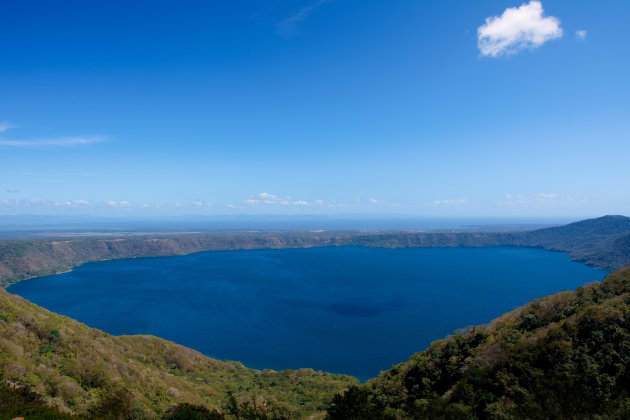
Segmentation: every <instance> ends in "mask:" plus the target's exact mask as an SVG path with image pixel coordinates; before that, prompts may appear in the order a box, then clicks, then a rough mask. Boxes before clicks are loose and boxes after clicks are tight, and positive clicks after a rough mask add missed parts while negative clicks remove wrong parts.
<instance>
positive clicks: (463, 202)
mask: <svg viewBox="0 0 630 420" xmlns="http://www.w3.org/2000/svg"><path fill="white" fill-rule="evenodd" d="M433 204H434V205H436V206H464V205H466V204H468V199H466V198H457V199H455V200H435V201H434V202H433Z"/></svg>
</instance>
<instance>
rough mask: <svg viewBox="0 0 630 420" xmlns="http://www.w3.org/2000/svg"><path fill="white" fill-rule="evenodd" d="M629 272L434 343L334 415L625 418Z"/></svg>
mask: <svg viewBox="0 0 630 420" xmlns="http://www.w3.org/2000/svg"><path fill="white" fill-rule="evenodd" d="M629 390H630V268H629V269H626V270H622V271H620V272H618V273H615V274H612V275H610V276H609V277H608V278H606V280H604V282H603V283H596V284H593V285H590V286H587V287H581V288H579V289H578V290H577V291H575V292H563V293H559V294H556V295H552V296H549V297H546V298H543V299H539V300H536V301H534V302H531V303H529V304H528V305H526V306H524V307H523V308H521V309H519V310H516V311H513V312H511V313H508V314H505V315H504V316H502V317H500V318H499V319H497V320H495V321H494V322H493V323H492V324H490V325H489V326H484V327H475V328H473V329H472V330H471V331H469V332H467V333H465V334H456V335H454V336H452V337H450V338H448V339H446V340H439V341H436V342H434V343H433V344H431V346H430V347H429V349H427V350H426V351H423V352H420V353H417V354H415V355H413V356H412V357H411V358H410V359H409V360H408V361H407V362H405V363H402V364H400V365H398V366H397V367H395V368H394V369H392V370H390V371H387V372H384V373H383V374H381V376H380V377H378V378H375V379H373V380H371V381H370V382H368V383H367V384H363V385H359V386H356V387H353V388H350V389H349V390H348V391H346V392H345V393H344V394H343V395H338V396H337V397H335V399H334V400H333V403H332V404H331V405H330V407H329V408H328V418H329V419H331V420H333V419H354V418H357V419H358V418H388V417H391V418H397V419H406V418H414V419H415V418H418V419H424V418H426V419H449V418H457V419H466V418H470V419H521V418H566V419H586V418H595V417H597V416H599V418H624V416H626V417H625V418H627V414H628V412H629V408H630V400H629V398H630V394H629Z"/></svg>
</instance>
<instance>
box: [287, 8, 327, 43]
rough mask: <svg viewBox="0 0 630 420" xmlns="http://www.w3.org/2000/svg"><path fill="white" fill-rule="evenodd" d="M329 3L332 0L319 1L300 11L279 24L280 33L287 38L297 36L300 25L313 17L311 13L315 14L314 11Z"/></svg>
mask: <svg viewBox="0 0 630 420" xmlns="http://www.w3.org/2000/svg"><path fill="white" fill-rule="evenodd" d="M329 1H331V0H319V1H317V2H315V3H313V4H310V5H308V6H306V7H304V8H302V9H300V10H298V11H297V12H296V13H295V14H293V15H292V16H290V17H288V18H286V19H285V20H283V21H282V22H280V23H278V25H277V28H278V32H279V33H280V34H282V35H285V36H292V35H295V32H296V29H297V25H298V23H300V22H302V21H304V20H306V19H307V18H308V17H309V16H310V15H311V13H313V10H315V9H316V8H318V7H319V6H321V5H322V4H324V3H328V2H329Z"/></svg>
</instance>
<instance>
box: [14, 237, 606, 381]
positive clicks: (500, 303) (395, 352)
mask: <svg viewBox="0 0 630 420" xmlns="http://www.w3.org/2000/svg"><path fill="white" fill-rule="evenodd" d="M605 274H606V273H605V272H604V271H602V270H596V269H594V268H592V267H587V266H586V265H583V264H580V263H576V262H571V261H569V258H568V257H567V256H566V255H565V254H563V253H559V252H549V251H545V250H541V249H530V248H410V249H379V248H354V247H342V248H311V249H282V250H252V251H215V252H203V253H198V254H192V255H187V256H178V257H164V258H138V259H125V260H114V261H105V262H96V263H89V264H85V265H83V266H81V267H77V268H75V269H74V270H73V271H72V272H69V273H64V274H60V275H56V276H48V277H40V278H36V279H31V280H27V281H23V282H20V283H17V284H14V285H12V286H11V287H9V291H10V292H12V293H16V294H19V295H21V296H23V297H25V298H26V299H29V300H31V301H33V302H35V303H37V304H39V305H41V306H44V307H45V308H47V309H49V310H52V311H54V312H58V313H61V314H64V315H68V316H70V317H72V318H75V319H77V320H79V321H81V322H84V323H86V324H88V325H89V326H91V327H96V328H100V329H102V330H104V331H106V332H108V333H111V334H154V335H157V336H159V337H162V338H166V339H169V340H173V341H175V342H177V343H180V344H183V345H186V346H189V347H192V348H194V349H197V350H199V351H201V352H203V353H205V354H207V355H208V356H212V357H216V358H219V359H229V360H238V361H241V362H243V363H244V364H245V365H246V366H249V367H253V368H271V369H285V368H300V367H311V368H314V369H316V370H320V369H321V370H324V371H329V372H335V373H347V374H351V375H354V376H357V377H359V378H361V379H366V378H368V377H372V376H375V375H377V374H378V372H379V371H380V370H384V369H388V368H390V367H391V365H392V364H396V363H399V362H402V361H404V360H406V359H407V358H408V357H409V356H410V355H411V354H413V353H414V352H417V351H420V350H422V349H424V348H426V347H427V345H428V344H429V343H430V342H431V341H433V340H436V339H439V338H443V337H445V336H446V335H448V334H451V333H452V332H453V331H454V330H455V329H457V328H462V327H465V326H468V325H475V324H481V323H487V322H489V321H490V320H492V319H493V318H495V317H497V316H498V315H500V314H502V313H504V312H506V311H508V310H511V309H513V308H515V307H517V306H520V305H522V304H524V303H525V302H527V301H528V300H531V299H534V298H537V297H541V296H544V295H547V294H551V293H555V292H558V291H561V290H566V289H575V288H577V287H579V286H581V285H583V284H585V283H589V282H591V281H594V280H601V279H602V278H603V277H604V276H605Z"/></svg>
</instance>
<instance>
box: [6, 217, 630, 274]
mask: <svg viewBox="0 0 630 420" xmlns="http://www.w3.org/2000/svg"><path fill="white" fill-rule="evenodd" d="M627 235H630V218H629V217H625V216H603V217H599V218H596V219H588V220H583V221H580V222H575V223H571V224H568V225H565V226H557V227H551V228H544V229H538V230H532V231H517V232H475V231H465V232H396V231H392V232H373V233H372V232H371V233H365V232H334V231H333V232H328V231H325V232H319V231H318V232H308V231H291V232H237V233H225V232H219V233H197V234H192V233H191V234H158V233H155V234H151V235H144V236H141V235H138V236H120V237H118V236H115V235H100V236H99V235H98V234H95V236H93V237H88V238H86V237H72V236H70V237H63V238H59V239H57V240H51V239H31V240H7V241H0V285H2V286H7V285H8V284H11V283H14V282H16V281H20V280H24V279H27V278H32V277H37V276H43V275H49V274H56V273H59V272H63V271H67V270H70V269H71V268H72V267H76V266H78V265H81V264H85V263H87V262H90V261H102V260H111V259H119V258H137V257H162V256H172V255H184V254H190V253H193V252H200V251H213V250H239V249H263V248H309V247H317V246H365V247H383V248H418V247H425V248H426V247H456V246H468V247H482V246H522V247H537V248H544V249H549V250H554V251H563V252H566V253H567V254H568V255H569V256H570V257H571V258H572V259H574V260H576V261H581V262H584V263H586V264H589V265H592V266H595V267H598V268H605V269H609V270H618V269H620V268H623V267H625V266H626V265H628V264H630V245H629V242H630V237H628V236H627Z"/></svg>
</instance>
